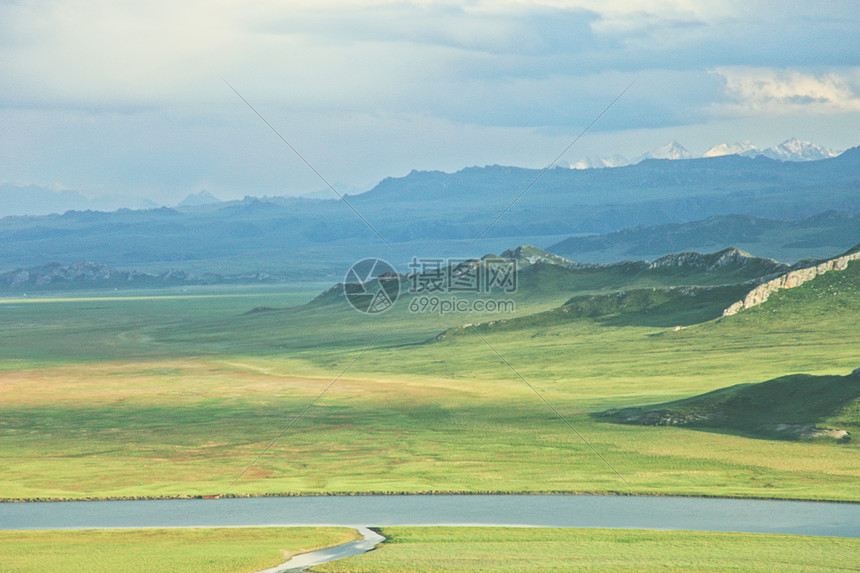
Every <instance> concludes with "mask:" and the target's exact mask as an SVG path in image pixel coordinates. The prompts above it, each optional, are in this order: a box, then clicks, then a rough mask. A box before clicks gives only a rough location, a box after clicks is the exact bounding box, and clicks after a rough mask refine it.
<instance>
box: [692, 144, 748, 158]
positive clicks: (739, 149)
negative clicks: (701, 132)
mask: <svg viewBox="0 0 860 573" xmlns="http://www.w3.org/2000/svg"><path fill="white" fill-rule="evenodd" d="M760 153H761V149H759V148H758V147H756V146H755V145H753V144H752V143H750V142H749V141H741V142H740V143H720V144H719V145H715V146H713V147H712V148H710V149H709V150H707V151H706V152H705V153H704V154H703V155H702V157H721V156H723V155H747V156H752V155H758V154H760Z"/></svg>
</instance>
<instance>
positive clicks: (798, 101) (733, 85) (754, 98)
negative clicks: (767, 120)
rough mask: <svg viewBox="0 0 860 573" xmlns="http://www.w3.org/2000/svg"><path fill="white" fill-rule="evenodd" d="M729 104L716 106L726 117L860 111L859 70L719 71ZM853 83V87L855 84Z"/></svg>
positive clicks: (733, 69)
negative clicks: (814, 71) (825, 71)
mask: <svg viewBox="0 0 860 573" xmlns="http://www.w3.org/2000/svg"><path fill="white" fill-rule="evenodd" d="M715 73H716V74H718V75H719V76H721V77H722V79H723V81H724V82H725V88H726V95H727V96H728V98H729V99H730V101H729V102H728V103H721V104H716V105H715V106H714V109H715V111H717V113H720V114H725V115H754V114H768V115H789V114H798V113H800V114H835V113H846V112H857V111H860V96H858V92H857V89H856V87H854V86H856V85H857V84H858V79H860V68H849V69H844V70H841V71H839V72H827V73H820V74H814V73H806V72H801V71H797V70H778V69H768V68H747V67H741V68H718V69H716V70H715ZM852 84H853V85H852Z"/></svg>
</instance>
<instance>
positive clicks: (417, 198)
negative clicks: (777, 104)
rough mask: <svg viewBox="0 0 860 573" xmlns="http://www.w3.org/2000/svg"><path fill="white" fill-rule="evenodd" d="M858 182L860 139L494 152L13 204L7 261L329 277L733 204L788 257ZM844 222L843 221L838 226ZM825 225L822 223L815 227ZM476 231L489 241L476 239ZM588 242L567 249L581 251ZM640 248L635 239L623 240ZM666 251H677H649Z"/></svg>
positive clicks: (852, 202)
mask: <svg viewBox="0 0 860 573" xmlns="http://www.w3.org/2000/svg"><path fill="white" fill-rule="evenodd" d="M858 190H860V148H853V149H849V150H848V151H846V152H844V153H843V154H841V155H839V156H837V157H832V158H829V159H823V160H820V161H807V162H782V161H777V160H774V159H770V158H767V157H764V156H758V157H754V158H751V157H741V156H738V155H727V156H720V157H709V158H699V159H688V160H681V161H673V160H668V159H648V160H645V161H642V162H641V163H639V164H637V165H630V166H626V167H618V168H614V169H588V170H572V169H566V168H556V169H549V170H547V171H546V172H542V171H540V170H535V169H523V168H517V167H505V166H498V165H495V166H486V167H470V168H466V169H463V170H460V171H457V172H455V173H443V172H439V171H413V172H412V173H410V174H408V175H406V176H404V177H397V178H387V179H384V180H383V181H381V182H380V183H379V184H378V185H376V186H375V187H374V188H373V189H371V190H370V191H367V192H364V193H360V194H358V195H350V196H348V197H347V200H348V202H349V205H347V204H346V203H344V202H343V201H319V200H314V199H305V198H286V197H268V198H254V197H247V198H245V199H243V200H241V201H221V202H212V201H213V200H214V199H213V198H211V197H207V196H206V195H203V196H202V197H201V196H200V195H199V194H198V195H197V196H196V197H195V201H196V202H198V203H202V204H199V205H196V206H195V205H189V204H186V206H183V207H179V208H174V209H171V208H166V207H162V208H158V209H148V210H128V209H125V210H118V211H114V212H98V211H91V210H86V211H68V212H66V213H64V214H63V215H46V216H36V217H7V218H4V219H0V241H2V243H3V245H4V248H3V249H2V250H0V271H2V270H12V269H16V268H30V267H37V266H40V265H44V264H46V263H49V262H51V261H65V262H75V261H99V262H100V263H102V264H106V265H111V266H114V267H117V268H125V269H128V268H144V269H145V270H147V271H148V272H153V273H158V272H165V271H167V270H169V269H172V268H176V267H177V266H181V267H183V268H186V269H188V270H189V271H190V272H194V273H195V274H203V273H220V274H236V273H246V272H257V271H261V272H268V273H276V274H279V273H293V275H294V278H295V277H302V278H321V277H326V276H329V275H330V274H331V273H342V272H343V269H344V268H348V266H349V264H351V262H352V261H355V260H357V257H367V256H380V255H382V256H384V257H387V258H390V259H391V262H392V263H393V264H395V265H397V266H405V265H406V263H407V262H408V261H409V260H411V258H412V257H414V256H417V255H419V254H422V253H425V254H427V255H428V256H429V255H435V256H440V255H441V254H443V253H444V256H452V257H455V256H460V257H469V256H474V254H475V250H477V249H480V250H483V251H485V252H486V251H489V250H493V249H494V248H495V247H492V246H491V245H502V244H508V245H509V244H511V243H514V244H516V243H526V242H528V243H532V244H539V245H549V244H553V245H554V244H556V243H558V242H559V241H560V240H561V239H564V238H566V237H571V236H573V238H574V242H575V241H577V240H579V239H580V238H582V237H576V236H577V235H580V236H581V235H583V234H598V235H604V234H607V233H613V232H617V231H621V230H623V229H631V228H634V227H637V226H639V227H642V228H644V227H649V226H655V225H685V224H690V223H691V222H695V221H705V220H708V219H709V218H713V217H726V216H730V215H737V216H746V217H753V218H755V219H773V220H776V221H782V222H784V224H783V223H766V224H765V223H763V225H764V226H768V225H769V226H771V227H774V226H775V227H779V228H781V229H783V231H784V233H783V237H782V238H783V239H784V240H781V242H780V244H781V245H783V246H787V247H788V250H787V251H785V252H783V253H780V254H779V257H780V258H782V259H783V260H789V261H791V260H797V258H803V257H806V256H816V253H815V252H807V250H805V247H804V248H798V249H794V250H792V247H791V245H792V244H795V243H803V244H806V245H808V246H811V247H813V250H814V248H823V247H827V246H829V245H832V244H833V243H832V240H834V237H835V240H837V241H839V242H840V243H846V242H848V241H853V242H856V240H857V238H856V236H855V235H852V233H854V232H856V231H852V229H854V227H852V225H854V222H853V221H854V220H853V219H850V218H844V217H843V215H838V216H837V217H836V218H837V219H840V218H841V219H844V220H843V221H842V222H841V223H838V224H833V225H830V224H829V223H827V224H821V225H818V230H817V231H816V229H815V226H814V225H808V226H807V227H806V228H803V226H802V225H801V226H799V227H798V226H797V225H795V224H794V223H791V222H792V221H797V220H803V219H804V218H809V217H812V216H815V215H819V214H821V213H822V212H823V211H828V210H833V211H837V212H841V213H853V212H860V193H858ZM353 209H354V210H353ZM356 212H357V213H359V214H360V217H359V216H358V215H356ZM733 224H734V223H731V222H728V223H727V224H721V225H717V226H716V227H714V228H712V229H711V231H709V232H710V233H711V235H710V236H708V237H703V238H706V239H707V241H708V243H709V245H708V246H709V247H710V248H723V247H725V246H727V245H729V244H733V243H735V241H729V240H727V238H728V237H729V236H730V234H731V233H732V232H735V231H733V230H732V228H733V227H732V225H733ZM744 224H745V223H742V224H741V226H743V225H744ZM755 224H757V223H755ZM828 225H829V226H828ZM738 228H739V229H740V227H738ZM753 230H754V229H753ZM836 230H839V232H841V233H843V235H842V236H838V235H834V233H835V231H836ZM640 231H641V228H640ZM637 232H639V231H635V232H634V231H630V232H629V233H628V238H630V237H632V236H633V235H635V233H637ZM693 232H694V234H695V233H696V232H699V233H702V232H704V231H703V230H702V229H700V230H699V231H695V229H694V230H693ZM816 232H821V233H823V235H822V236H821V237H819V238H817V239H816V238H815V237H814V236H813V235H814V234H815V233H816ZM630 233H633V235H631V234H630ZM670 234H671V233H670ZM654 236H656V235H654ZM380 237H382V238H383V239H384V242H383V240H382V239H380ZM477 237H481V239H480V240H481V241H482V243H481V244H477V243H474V240H475V239H476V238H477ZM595 240H596V239H595ZM611 240H613V241H614V240H615V239H611ZM685 240H690V241H692V240H693V237H692V236H688V237H687V239H685ZM633 241H634V243H635V242H636V241H639V239H635V238H634V239H633ZM473 243H474V244H473ZM619 244H620V243H616V245H619ZM816 244H817V245H818V247H816ZM640 245H641V241H640ZM696 246H699V245H696ZM741 246H742V247H744V248H747V245H746V244H741ZM838 246H843V247H844V246H845V245H844V244H840V245H838ZM583 248H585V247H584V246H583V245H582V244H579V245H575V246H574V247H570V248H568V250H566V251H564V252H561V251H559V253H558V254H561V255H571V256H572V255H573V254H574V253H578V252H581V251H582V249H583ZM600 248H601V249H604V250H605V248H606V247H605V246H604V247H600ZM638 248H640V247H637V246H636V245H635V244H632V243H631V244H630V246H629V247H627V250H630V249H633V252H635V250H636V249H638ZM592 250H594V249H592ZM660 250H662V249H660ZM665 252H672V251H671V250H670V251H665V250H664V251H663V253H659V252H653V251H652V252H649V253H648V254H649V255H651V254H654V255H659V254H665ZM768 254H769V255H771V256H775V255H772V254H771V253H768ZM577 258H579V256H578V255H577ZM580 260H582V259H581V258H580ZM604 260H606V259H604ZM344 265H345V266H344Z"/></svg>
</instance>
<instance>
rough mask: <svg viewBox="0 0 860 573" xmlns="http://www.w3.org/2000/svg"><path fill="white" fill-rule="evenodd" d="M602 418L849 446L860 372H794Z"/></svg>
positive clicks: (859, 404) (857, 415)
mask: <svg viewBox="0 0 860 573" xmlns="http://www.w3.org/2000/svg"><path fill="white" fill-rule="evenodd" d="M601 416H603V417H605V418H607V419H609V420H612V421H616V422H621V423H625V424H640V425H644V426H689V427H693V428H708V429H713V430H725V431H735V432H742V433H750V434H755V435H758V436H762V437H769V438H776V439H810V438H829V439H837V440H839V441H841V442H848V441H850V439H851V435H852V434H854V433H856V432H857V431H858V430H860V372H858V373H857V374H851V375H848V376H809V375H805V374H794V375H791V376H784V377H781V378H776V379H774V380H768V381H767V382H761V383H758V384H737V385H735V386H730V387H728V388H723V389H720V390H715V391H713V392H708V393H706V394H702V395H699V396H693V397H692V398H687V399H684V400H677V401H674V402H667V403H665V404H655V405H652V406H642V407H636V408H623V409H620V410H619V409H616V410H607V411H606V412H603V413H602V414H601Z"/></svg>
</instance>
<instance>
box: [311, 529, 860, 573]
mask: <svg viewBox="0 0 860 573" xmlns="http://www.w3.org/2000/svg"><path fill="white" fill-rule="evenodd" d="M381 533H382V534H383V535H385V536H386V537H387V538H388V541H386V542H385V543H383V544H382V545H380V546H379V547H377V549H375V550H374V551H371V552H370V553H366V554H364V555H360V556H357V557H351V558H347V559H342V560H339V561H333V562H331V563H326V564H323V565H318V566H316V567H314V568H313V571H319V572H326V573H425V572H427V573H429V572H434V573H436V572H446V571H451V572H455V571H456V572H458V573H478V572H480V573H513V572H515V571H516V572H519V571H530V572H534V573H538V572H554V573H560V572H564V571H600V572H602V573H603V572H619V573H620V572H625V573H626V572H628V571H638V572H650V571H654V572H656V571H659V572H666V571H675V572H682V571H683V572H695V571H731V572H735V573H741V572H743V573H754V572H761V573H765V572H767V573H771V572H775V571H784V572H801V571H802V572H805V573H809V572H821V573H825V572H834V571H857V564H858V563H860V540H858V539H842V538H833V537H802V536H791V535H760V534H738V533H702V532H687V531H642V530H609V529H543V528H483V527H475V528H472V527H386V528H383V529H382V530H381Z"/></svg>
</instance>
